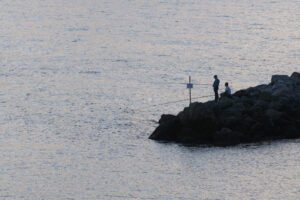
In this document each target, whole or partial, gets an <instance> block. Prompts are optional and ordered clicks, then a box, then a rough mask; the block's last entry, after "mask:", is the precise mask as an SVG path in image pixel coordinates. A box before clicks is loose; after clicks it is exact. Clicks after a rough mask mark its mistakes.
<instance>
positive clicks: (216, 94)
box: [213, 75, 220, 102]
mask: <svg viewBox="0 0 300 200" xmlns="http://www.w3.org/2000/svg"><path fill="white" fill-rule="evenodd" d="M214 78H215V81H214V84H213V88H214V92H215V102H218V100H219V93H218V90H219V84H220V80H219V79H218V76H217V75H214Z"/></svg>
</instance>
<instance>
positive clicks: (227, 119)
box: [149, 72, 300, 146]
mask: <svg viewBox="0 0 300 200" xmlns="http://www.w3.org/2000/svg"><path fill="white" fill-rule="evenodd" d="M298 137H300V73H298V72H294V73H293V74H292V75H291V76H290V77H289V76H286V75H274V76H272V80H271V83H270V84H268V85H259V86H256V87H251V88H248V89H245V90H240V91H237V92H236V93H235V94H233V95H232V96H231V97H221V99H220V101H219V102H218V103H215V102H213V101H209V102H206V103H197V102H196V103H192V104H191V105H190V106H189V107H186V108H184V110H183V111H181V112H180V113H179V114H178V115H177V116H175V115H162V117H161V119H160V120H159V126H158V127H157V128H156V129H155V131H154V132H153V133H152V135H151V136H150V137H149V138H150V139H153V140H164V141H175V142H181V143H196V144H209V145H216V146H229V145H236V144H239V143H249V142H257V141H262V140H270V139H283V138H298Z"/></svg>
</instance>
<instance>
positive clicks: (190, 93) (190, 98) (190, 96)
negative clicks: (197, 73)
mask: <svg viewBox="0 0 300 200" xmlns="http://www.w3.org/2000/svg"><path fill="white" fill-rule="evenodd" d="M189 84H192V83H191V76H189ZM189 90H190V104H191V103H192V88H191V87H190V88H189Z"/></svg>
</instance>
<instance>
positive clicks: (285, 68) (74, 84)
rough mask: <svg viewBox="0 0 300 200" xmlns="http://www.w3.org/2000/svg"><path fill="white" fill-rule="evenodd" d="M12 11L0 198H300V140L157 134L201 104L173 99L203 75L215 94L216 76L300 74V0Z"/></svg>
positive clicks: (7, 6)
mask: <svg viewBox="0 0 300 200" xmlns="http://www.w3.org/2000/svg"><path fill="white" fill-rule="evenodd" d="M0 9H1V11H0V63H1V68H0V156H1V157H0V160H1V161H0V199H166V200H175V199H176V200H177V199H178V200H179V199H184V200H196V199H206V200H214V199H300V140H284V141H276V142H266V143H261V144H249V145H241V146H236V147H229V148H215V147H195V146H194V147H189V146H182V145H180V144H174V143H171V144H166V143H158V142H155V141H151V140H149V139H148V136H149V135H150V134H151V132H152V131H153V130H154V129H155V127H156V126H157V124H156V122H157V121H158V120H159V117H160V115H161V114H163V113H171V114H177V113H178V112H179V111H181V110H182V109H183V108H184V107H185V106H187V105H188V100H186V101H180V102H176V103H170V104H164V103H166V102H174V101H179V100H184V99H186V98H188V91H187V90H186V88H185V87H186V86H185V85H184V83H186V82H187V81H188V76H192V81H193V83H197V84H203V85H195V87H194V89H193V90H192V95H193V97H199V96H209V95H213V90H212V88H211V84H212V81H213V75H214V74H218V75H219V77H220V80H221V85H222V86H223V84H224V82H225V81H228V82H229V83H230V85H231V87H232V89H233V90H234V91H237V90H239V89H242V88H247V87H249V86H255V85H257V84H263V83H268V82H269V81H270V78H271V75H272V74H287V75H290V74H291V73H292V72H293V71H298V72H299V71H300V59H299V57H300V12H299V11H300V1H299V0H252V1H249V0H151V1H150V0H68V1H67V0H51V1H47V0H25V1H24V0H14V1H11V0H2V1H0ZM205 84H208V85H205ZM223 89H224V88H223V87H221V90H223ZM212 98H213V97H206V98H201V99H195V101H207V100H211V99H212ZM161 104H162V105H161ZM155 105H156V106H155Z"/></svg>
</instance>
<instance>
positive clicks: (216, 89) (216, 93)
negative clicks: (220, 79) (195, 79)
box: [214, 88, 219, 102]
mask: <svg viewBox="0 0 300 200" xmlns="http://www.w3.org/2000/svg"><path fill="white" fill-rule="evenodd" d="M214 91H215V102H218V100H219V93H218V88H214Z"/></svg>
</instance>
